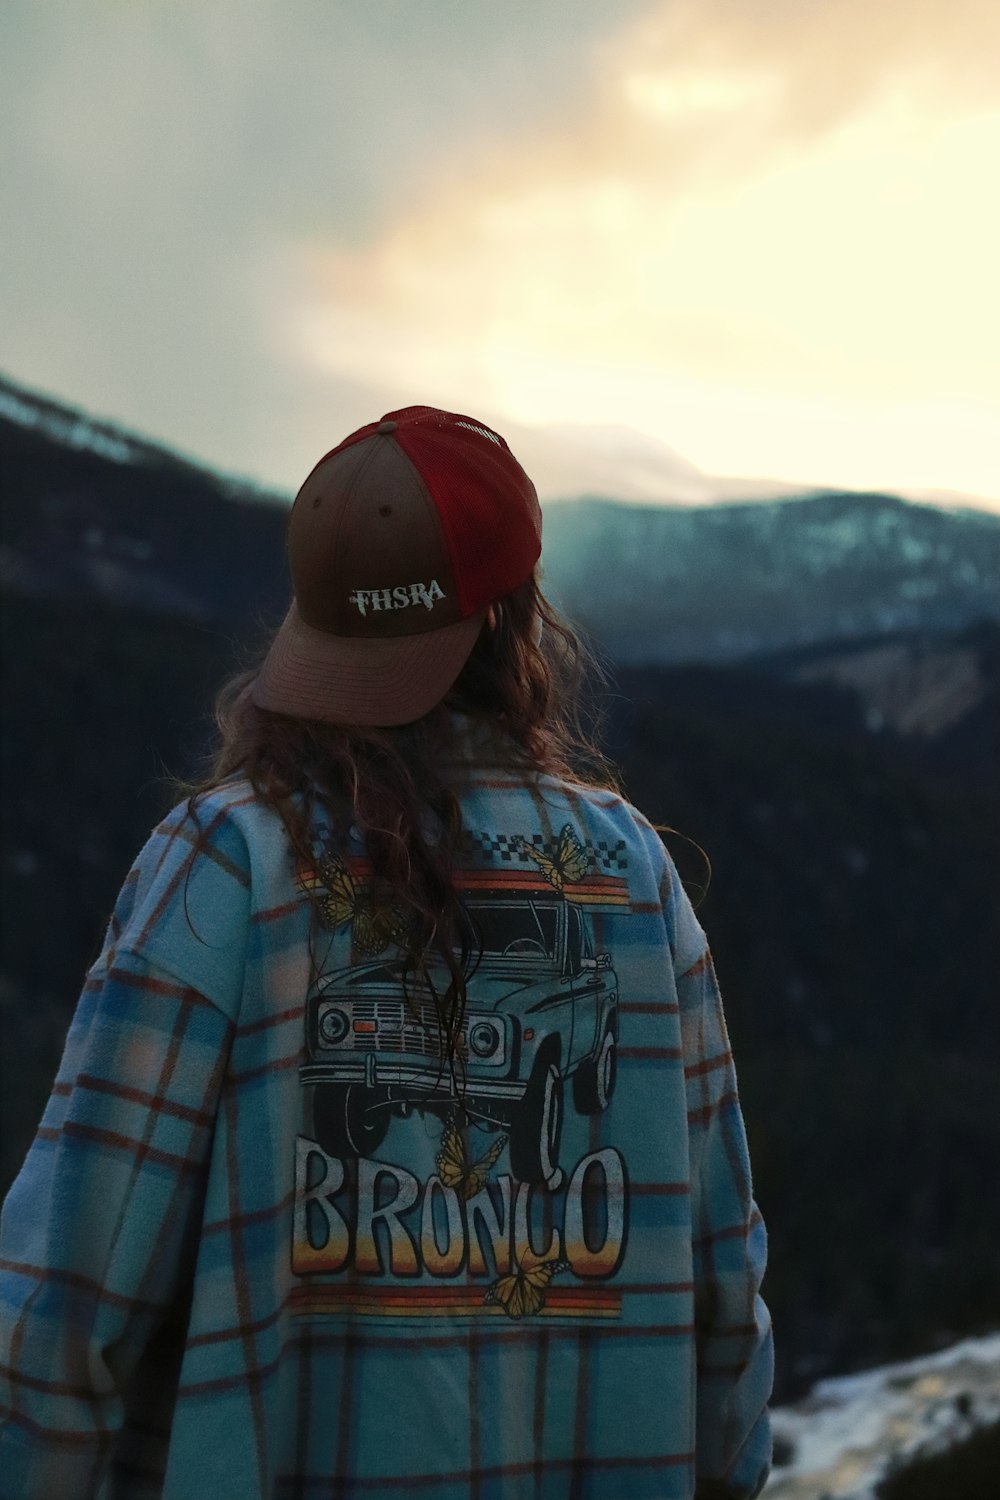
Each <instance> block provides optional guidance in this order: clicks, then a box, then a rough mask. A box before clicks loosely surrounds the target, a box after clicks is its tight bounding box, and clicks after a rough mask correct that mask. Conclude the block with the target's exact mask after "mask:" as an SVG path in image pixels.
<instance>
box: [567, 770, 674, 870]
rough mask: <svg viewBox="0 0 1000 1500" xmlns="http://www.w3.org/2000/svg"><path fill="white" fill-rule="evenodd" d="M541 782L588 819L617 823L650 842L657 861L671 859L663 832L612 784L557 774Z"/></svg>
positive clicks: (641, 839)
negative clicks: (583, 813) (585, 780)
mask: <svg viewBox="0 0 1000 1500" xmlns="http://www.w3.org/2000/svg"><path fill="white" fill-rule="evenodd" d="M540 784H541V785H542V786H543V787H544V788H545V789H546V790H548V791H550V792H554V793H555V794H557V795H559V796H560V797H562V798H564V799H565V800H566V802H567V804H568V805H572V806H575V807H578V808H580V809H581V810H582V811H584V812H585V815H586V816H587V817H588V818H591V819H594V820H596V821H599V822H604V823H607V824H609V825H612V824H613V825H616V826H617V827H619V828H620V829H621V830H622V831H623V833H626V834H627V835H628V836H629V837H631V838H633V839H637V840H640V841H641V842H643V843H644V844H646V845H648V847H649V850H650V852H651V854H653V855H654V858H655V862H656V863H657V864H659V863H660V862H661V861H662V859H663V858H669V855H667V851H666V849H665V847H664V845H663V842H662V840H661V838H660V835H659V834H658V833H657V831H656V828H655V827H654V826H653V824H652V823H651V822H650V820H649V818H647V817H646V815H645V813H643V812H642V811H641V810H640V809H639V808H638V807H636V805H635V803H633V802H630V801H629V800H628V798H627V797H626V796H625V795H624V794H623V793H622V792H619V791H617V790H616V789H615V788H614V787H611V786H602V785H594V784H592V783H588V782H577V781H572V780H568V779H564V778H561V777H556V776H543V777H542V778H540Z"/></svg>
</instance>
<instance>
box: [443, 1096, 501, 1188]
mask: <svg viewBox="0 0 1000 1500" xmlns="http://www.w3.org/2000/svg"><path fill="white" fill-rule="evenodd" d="M506 1144H507V1137H506V1136H505V1135H502V1136H500V1137H499V1139H498V1140H495V1141H494V1142H493V1144H492V1146H491V1147H490V1149H489V1150H488V1151H487V1153H486V1155H485V1156H481V1157H480V1158H479V1160H478V1161H477V1162H475V1163H473V1161H472V1159H471V1157H470V1156H469V1154H468V1152H467V1150H466V1147H465V1142H464V1141H463V1139H462V1134H461V1131H460V1130H459V1128H458V1126H457V1125H456V1123H455V1116H454V1115H449V1116H448V1119H447V1121H446V1122H445V1127H444V1134H443V1135H442V1137H441V1150H440V1151H439V1152H438V1154H437V1156H436V1157H435V1158H434V1159H435V1161H436V1162H437V1169H438V1176H439V1177H440V1178H441V1181H442V1182H443V1183H444V1185H445V1187H450V1188H454V1189H455V1191H456V1192H457V1193H458V1195H459V1197H460V1198H474V1197H475V1196H476V1194H477V1193H478V1192H480V1191H481V1189H482V1188H483V1187H484V1186H485V1185H486V1180H487V1178H488V1177H489V1175H490V1168H491V1167H492V1166H493V1165H494V1163H495V1162H496V1160H497V1158H498V1157H499V1155H500V1152H501V1151H502V1150H503V1148H504V1146H506Z"/></svg>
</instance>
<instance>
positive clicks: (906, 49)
mask: <svg viewBox="0 0 1000 1500" xmlns="http://www.w3.org/2000/svg"><path fill="white" fill-rule="evenodd" d="M998 180H1000V4H998V3H997V0H948V3H947V4H945V3H943V0H641V3H640V0H505V3H504V4H497V3H495V0H493V3H490V4H486V3H480V0H350V3H348V0H309V3H307V0H280V3H279V0H5V3H4V4H3V5H2V6H0V224H2V226H3V228H2V233H0V370H2V371H3V372H4V373H6V374H7V375H9V376H10V377H11V378H13V379H14V380H18V381H22V382H24V383H25V384H27V385H29V386H33V387H36V388H39V389H42V390H45V391H48V392H51V393H52V394H54V395H56V396H58V397H60V398H62V399H65V400H67V401H69V402H72V403H78V404H80V405H82V406H83V407H85V408H87V409H89V410H90V411H92V412H94V413H96V414H99V415H102V416H106V417H111V418H113V419H116V420H120V421H122V422H123V423H125V424H126V425H128V426H130V427H132V428H135V429H138V430H140V431H142V432H144V433H146V434H148V435H150V436H151V437H154V438H157V439H161V440H163V441H165V442H167V443H169V444H171V445H173V446H176V447H179V448H181V449H182V450H184V451H186V452H189V453H191V454H194V455H196V456H197V457H199V458H203V459H205V460H206V461H208V462H210V463H212V464H216V465H219V466H221V467H222V468H225V469H227V470H231V471H235V472H238V473H241V474H247V475H250V476H252V477H256V478H258V479H260V480H262V481H265V482H267V483H271V484H275V485H277V486H279V487H281V488H283V489H285V490H293V489H294V488H295V487H296V486H297V484H298V483H299V482H300V480H301V479H302V478H303V477H304V474H305V472H306V471H307V469H308V468H309V467H310V466H311V465H312V463H313V462H314V461H315V459H316V458H317V457H318V456H319V454H320V453H321V452H323V451H324V450H325V449H326V448H328V447H330V446H332V444H333V443H335V442H337V441H339V439H340V438H341V437H343V436H344V435H346V433H347V432H348V431H350V430H351V429H352V428H353V427H356V426H358V425H360V424H361V423H362V422H366V421H370V420H373V419H374V418H377V417H379V416H381V414H382V413H383V412H384V411H386V410H389V409H391V408H393V407H396V406H401V405H406V404H409V403H411V402H427V403H431V404H435V405H440V406H446V407H450V408H452V409H456V410H459V411H466V412H471V413H473V414H474V415H477V416H480V417H482V418H485V419H486V420H489V421H492V422H493V423H494V425H496V426H497V427H498V428H499V430H500V431H501V432H503V433H504V434H505V435H506V436H508V438H509V440H510V441H511V446H512V447H513V448H514V450H515V452H517V453H518V455H519V456H520V457H522V459H523V461H525V463H526V465H527V466H528V467H529V469H531V470H532V471H533V472H534V475H535V477H536V480H537V482H538V483H539V488H540V490H541V491H542V493H543V495H558V494H562V493H576V492H579V491H580V490H584V489H590V490H598V491H601V492H603V493H620V494H621V495H622V496H623V497H627V498H634V497H638V498H650V499H671V498H683V499H701V498H709V497H710V496H711V495H712V494H715V493H718V494H723V493H725V492H726V486H725V485H724V484H716V485H715V486H714V487H713V486H712V485H708V486H702V487H700V480H699V477H698V475H697V474H695V473H694V472H693V471H692V470H691V469H690V468H689V467H688V466H689V465H694V466H697V469H699V470H702V471H704V472H705V473H707V474H709V475H716V476H727V475H731V476H743V477H745V478H758V477H759V478H766V479H774V480H779V481H785V482H786V483H789V484H801V485H803V486H818V485H845V486H849V487H855V488H862V487H881V488H887V489H896V490H902V491H905V492H922V491H933V490H947V491H956V492H966V493H968V494H970V495H974V496H981V497H985V498H987V499H989V500H990V501H992V502H993V504H994V505H995V507H996V508H997V509H1000V294H998V286H997V283H998V273H997V267H998V266H1000V206H998V192H997V186H996V184H997V181H998ZM678 455H682V456H683V459H682V458H680V457H678ZM684 461H686V463H685V462H684ZM616 481H617V489H616Z"/></svg>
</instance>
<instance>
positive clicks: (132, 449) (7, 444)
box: [0, 379, 1000, 663]
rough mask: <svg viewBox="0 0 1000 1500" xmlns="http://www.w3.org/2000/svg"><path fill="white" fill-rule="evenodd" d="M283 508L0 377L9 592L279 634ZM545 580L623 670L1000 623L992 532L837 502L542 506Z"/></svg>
mask: <svg viewBox="0 0 1000 1500" xmlns="http://www.w3.org/2000/svg"><path fill="white" fill-rule="evenodd" d="M287 500H288V497H287V496H279V495H277V494H274V493H272V492H269V491H266V490H261V489H259V488H257V487H255V486H253V485H251V484H249V483H248V482H245V481H241V480H238V479H234V478H231V477H226V476H220V475H218V474H215V473H213V472H212V471H211V470H208V469H205V468H203V467H201V466H199V465H198V464H196V463H193V462H191V461H190V460H188V459H185V458H183V457H180V456H178V455H176V454H173V453H170V452H169V451H167V450H166V449H163V448H161V447H158V446H157V445H156V444H153V443H149V442H146V441H145V440H144V439H142V438H139V437H137V436H136V435H134V434H130V433H126V432H124V431H123V430H121V429H118V428H116V427H114V425H113V424H110V423H106V422H94V421H92V420H91V419H90V418H88V417H86V416H84V415H83V414H82V413H79V412H74V411H73V410H72V409H71V408H69V407H65V406H63V405H60V404H59V403H56V402H51V401H48V400H46V399H44V398H41V397H38V396H36V395H34V394H33V393H30V392H28V391H25V390H23V389H22V388H20V387H18V386H16V385H14V384H13V383H12V382H10V381H5V380H3V379H0V501H2V504H3V512H4V514H3V544H2V547H0V583H2V584H3V585H4V586H5V587H7V588H8V589H10V590H12V591H14V592H15V593H18V594H21V595H30V596H34V597H43V598H44V597H53V598H62V599H88V598H89V599H95V600H101V601H102V602H105V603H108V604H112V605H114V604H120V605H124V606H133V605H135V606H140V607H143V608H146V609H149V610H152V611H156V612H163V613H168V614H172V615H176V616H180V617H182V618H186V619H189V620H191V621H199V622H202V623H205V624H212V623H219V624H221V623H225V625H226V626H227V627H230V628H235V629H241V628H244V627H245V626H247V625H253V626H254V627H258V626H261V625H265V624H271V623H275V622H276V620H277V618H278V617H280V614H281V612H282V610H283V609H284V607H285V605H286V604H287V600H288V597H289V583H288V579H287V574H286V571H285V563H284V528H285V522H286V519H287ZM544 570H545V578H546V581H547V583H548V585H549V586H550V588H551V590H552V591H553V593H554V594H555V596H556V597H557V599H558V600H559V602H560V603H561V604H562V605H563V606H564V607H565V608H566V609H567V610H568V612H569V613H570V614H571V615H572V616H573V617H574V618H575V619H577V620H578V621H580V622H581V623H582V624H583V625H584V626H586V627H587V628H588V629H589V630H591V631H592V632H593V634H594V635H595V636H596V637H597V639H598V640H599V641H600V642H601V644H602V645H603V647H604V648H605V649H606V650H607V651H608V652H609V654H610V655H611V656H612V657H614V658H616V659H617V660H619V661H622V662H645V661H649V662H661V663H673V662H682V661H707V662H727V661H738V660H741V659H745V658H748V657H751V656H754V655H757V654H759V653H761V652H775V651H780V650H782V649H787V648H795V647H800V646H803V645H808V644H810V643H814V642H817V641H824V640H841V641H844V640H854V639H859V638H862V637H866V636H869V635H873V634H878V633H883V632H886V631H898V630H912V629H919V630H928V629H929V630H933V631H941V630H944V631H955V630H961V629H963V628H964V627H966V626H967V625H970V624H972V623H974V622H976V621H978V620H981V619H984V618H985V619H998V618H1000V586H998V585H1000V516H995V515H992V514H990V513H989V512H983V511H977V510H957V511H956V510H947V511H946V510H941V509H938V508H936V507H934V506H930V505H923V504H916V503H914V502H912V501H906V500H901V499H899V498H898V497H896V496H892V495H878V494H872V495H864V494H856V493H853V492H839V491H830V492H823V493H819V494H809V495H807V496H804V497H798V498H785V499H777V500H754V501H742V502H738V503H730V504H712V505H706V506H698V507H695V506H682V505H663V506H654V505H645V504H644V505H634V504H633V505H629V504H623V503H620V502H617V501H613V500H603V499H595V498H582V499H579V500H565V501H556V502H552V503H551V504H549V505H548V506H547V507H546V509H545V552H544Z"/></svg>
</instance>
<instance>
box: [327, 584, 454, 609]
mask: <svg viewBox="0 0 1000 1500" xmlns="http://www.w3.org/2000/svg"><path fill="white" fill-rule="evenodd" d="M347 597H348V599H349V600H350V602H351V603H352V604H353V605H354V607H355V609H357V611H358V612H359V614H361V615H365V614H367V612H368V610H370V609H372V610H376V609H409V607H410V605H411V604H422V605H423V606H424V608H425V609H433V608H434V606H435V604H436V603H437V601H438V600H439V599H443V598H444V597H445V592H444V589H443V588H442V587H441V585H440V584H439V583H438V581H437V579H436V578H432V579H431V581H430V583H407V584H399V585H397V586H396V587H395V588H392V589H355V590H354V592H353V594H348V596H347Z"/></svg>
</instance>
